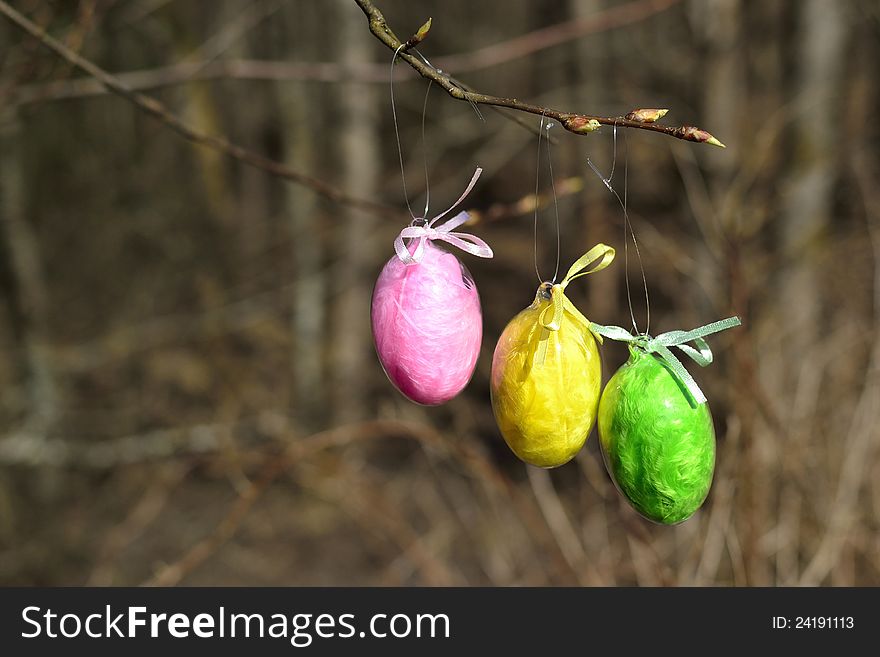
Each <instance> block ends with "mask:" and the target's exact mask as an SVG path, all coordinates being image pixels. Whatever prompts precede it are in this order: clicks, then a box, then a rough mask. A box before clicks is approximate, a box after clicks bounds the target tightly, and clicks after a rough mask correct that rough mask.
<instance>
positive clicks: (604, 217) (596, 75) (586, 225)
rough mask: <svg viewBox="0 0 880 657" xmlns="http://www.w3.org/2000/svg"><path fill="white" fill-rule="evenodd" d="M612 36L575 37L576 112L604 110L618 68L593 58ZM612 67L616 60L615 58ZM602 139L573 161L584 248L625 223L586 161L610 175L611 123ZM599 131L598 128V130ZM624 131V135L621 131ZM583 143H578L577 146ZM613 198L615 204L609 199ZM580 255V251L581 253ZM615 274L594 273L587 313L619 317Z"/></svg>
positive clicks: (577, 11)
mask: <svg viewBox="0 0 880 657" xmlns="http://www.w3.org/2000/svg"><path fill="white" fill-rule="evenodd" d="M568 4H569V7H568V8H569V18H570V19H572V20H578V19H581V18H586V17H588V16H591V15H593V14H596V13H598V12H600V11H602V10H603V9H604V8H605V5H606V3H605V1H604V0H568ZM608 41H609V35H608V34H606V33H604V32H600V33H598V34H592V35H589V36H587V37H584V38H581V39H577V40H576V41H575V42H574V44H573V45H572V49H573V50H574V52H573V57H572V64H573V66H572V70H571V75H572V83H573V84H572V92H571V103H570V105H571V107H572V108H574V111H576V112H601V111H602V108H603V105H604V103H605V102H606V98H607V94H606V93H605V86H606V84H607V82H608V77H607V76H609V75H610V76H613V75H614V71H613V70H612V71H608V70H607V68H606V67H605V66H596V65H593V64H592V62H597V61H600V60H601V58H602V56H603V55H602V54H603V52H604V51H605V50H606V49H607V48H608ZM611 65H612V66H613V62H612V63H611ZM602 133H603V134H604V136H603V138H602V139H597V140H595V141H594V142H591V143H589V144H586V145H585V146H583V147H579V148H578V149H577V151H576V152H577V153H578V158H577V159H576V160H575V162H574V163H573V165H574V166H573V169H572V172H573V173H577V174H579V175H581V176H582V177H583V179H584V193H583V194H580V195H579V196H578V211H577V213H576V216H577V217H578V226H577V229H578V230H577V231H576V232H575V234H577V235H578V236H579V237H578V240H577V244H578V246H579V247H583V248H582V249H575V250H576V251H578V250H579V251H585V250H586V249H588V248H590V247H591V246H592V245H593V244H598V243H599V242H604V243H606V244H619V243H620V236H621V235H622V234H623V230H621V228H622V225H623V215H622V213H619V212H616V210H617V209H618V206H617V201H616V200H614V198H613V196H612V195H611V193H610V192H609V191H608V189H607V188H606V187H605V185H603V184H602V181H601V180H599V179H598V178H597V177H596V176H595V175H594V174H593V172H592V170H590V168H589V167H588V166H587V164H586V161H585V160H584V157H583V155H584V149H586V153H587V155H588V156H589V157H590V159H592V160H594V161H597V163H598V166H600V167H601V168H602V173H603V175H606V176H607V175H608V173H609V169H608V168H607V166H606V165H605V164H603V163H605V162H608V163H610V162H611V158H612V157H613V153H612V150H613V148H614V147H613V145H612V134H613V131H612V130H609V129H607V128H605V129H603V130H602ZM597 134H599V133H597ZM618 136H620V135H618ZM618 144H619V148H618V154H619V155H621V156H623V153H624V149H623V140H622V139H621V140H620V141H619V142H618ZM579 146H580V145H579ZM621 162H623V159H622V157H621ZM622 174H623V169H622V168H621V169H620V170H619V172H618V174H616V175H615V181H614V185H615V188H619V190H620V192H619V193H620V194H621V197H622V196H623V186H622V185H623V182H622V181H623V175H622ZM612 202H613V206H612V205H611V203H612ZM578 255H579V254H578ZM614 272H616V273H611V272H609V273H610V275H608V276H596V277H595V278H594V280H591V281H590V285H589V291H588V294H589V297H588V299H589V301H588V306H587V308H588V313H587V316H588V317H590V318H593V317H617V316H618V313H619V310H620V308H619V304H618V300H617V295H618V294H619V291H620V275H621V273H622V268H620V267H616V268H615V269H614ZM611 374H613V372H605V376H611Z"/></svg>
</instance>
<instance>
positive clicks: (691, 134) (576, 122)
mask: <svg viewBox="0 0 880 657" xmlns="http://www.w3.org/2000/svg"><path fill="white" fill-rule="evenodd" d="M354 1H355V3H357V5H358V7H360V8H361V11H363V12H364V15H366V17H367V19H368V21H369V24H370V32H372V33H373V35H374V36H375V37H376V38H377V39H379V41H381V42H382V43H384V44H385V45H386V46H388V48H389V49H391V50H394V51H397V50H398V49H400V52H399V54H398V57H399V58H400V59H402V60H403V61H405V62H406V63H407V64H409V65H410V66H411V67H412V68H413V69H415V70H416V71H417V72H418V73H419V74H420V75H421V76H422V77H424V78H426V79H428V80H433V81H434V82H436V83H437V84H438V85H440V86H441V87H442V88H443V89H445V90H446V93H448V94H449V95H450V96H452V97H453V98H456V99H458V100H464V101H467V102H469V103H475V104H478V105H492V106H496V107H507V108H509V109H513V110H517V111H519V112H527V113H529V114H535V115H538V116H545V117H547V118H548V119H555V120H557V121H559V123H561V124H562V126H563V127H564V128H565V129H566V130H568V131H569V132H573V133H575V134H586V133H590V132H594V131H595V130H596V129H597V128H598V127H599V126H600V125H612V126H618V127H621V128H634V129H638V130H650V131H652V132H659V133H662V134H665V135H668V136H670V137H676V138H678V139H684V140H685V141H693V142H698V143H707V144H711V145H713V146H720V147H722V148H723V147H724V144H722V143H721V142H720V141H719V140H718V139H716V138H715V137H713V136H712V134H710V133H709V132H706V131H705V130H703V129H701V128H697V127H694V126H689V125H683V126H667V125H662V124H660V123H656V122H655V119H654V118H650V119H643V120H638V118H639V116H640V112H644V111H645V110H636V111H633V112H630V113H628V114H627V115H626V116H611V117H609V116H596V115H592V114H577V113H572V112H562V111H560V110H557V109H553V108H550V107H541V106H540V105H533V104H531V103H525V102H523V101H521V100H518V99H516V98H504V97H501V96H490V95H488V94H483V93H478V92H476V91H471V90H468V89H466V88H463V85H461V84H459V83H458V82H456V81H455V80H454V79H453V78H451V77H450V76H449V75H448V74H446V73H443V72H442V71H440V70H439V69H437V68H435V67H433V66H431V65H429V64H427V63H426V62H425V61H424V60H422V59H420V58H419V57H416V56H415V55H412V54H411V53H409V52H406V48H404V47H403V46H405V45H406V44H407V43H408V42H407V41H401V40H400V39H399V38H397V35H395V34H394V32H393V31H392V30H391V28H390V27H388V24H387V23H386V21H385V16H384V15H383V14H382V12H381V11H379V9H378V8H377V7H376V6H375V5H374V4H373V2H372V0H354ZM422 38H424V35H422ZM648 111H651V110H648ZM659 111H660V112H662V110H659ZM662 114H665V112H662ZM662 114H660V115H659V116H657V117H656V118H660V117H662Z"/></svg>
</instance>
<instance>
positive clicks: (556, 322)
mask: <svg viewBox="0 0 880 657" xmlns="http://www.w3.org/2000/svg"><path fill="white" fill-rule="evenodd" d="M612 260H614V249H613V248H612V247H610V246H608V245H607V244H597V245H596V246H594V247H593V248H592V249H590V250H589V251H587V252H586V253H585V254H584V255H582V256H581V257H580V258H578V259H577V260H575V262H574V264H573V265H572V266H571V267H570V268H569V270H568V273H567V274H566V275H565V278H563V279H562V281H560V282H559V283H556V284H550V283H543V284H542V285H541V291H543V292H549V294H550V305H549V306H547V307H546V308H545V309H544V311H543V312H542V313H541V315H540V317H539V318H538V321H539V322H540V324H541V335H540V336H539V337H538V352H537V362H538V364H541V363H543V362H544V357H545V356H546V355H547V343H548V340H549V338H550V331H558V330H559V329H560V327H561V326H562V317H563V315H564V314H565V311H566V310H567V311H568V312H569V313H571V314H572V315H573V316H574V318H575V319H576V320H578V321H579V322H581V323H582V324H583V325H584V326H585V327H586V328H588V329H589V330H590V331H592V332H593V334H594V335H595V336H596V339H597V340H599V342H600V343H601V342H602V335H601V334H599V333H597V332H596V331H593V325H592V323H591V322H590V320H588V319H587V318H586V317H584V316H583V314H582V313H581V311H579V310H578V309H577V308H575V306H574V304H573V303H572V302H571V301H569V300H568V297H566V296H565V288H566V287H568V284H569V283H571V282H572V281H573V280H574V279H576V278H580V277H581V276H586V275H587V274H594V273H596V272H597V271H602V270H603V269H605V267H607V266H608V265H610V264H611V261H612ZM593 263H596V264H593ZM590 265H593V266H592V267H591V266H590Z"/></svg>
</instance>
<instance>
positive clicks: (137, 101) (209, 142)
mask: <svg viewBox="0 0 880 657" xmlns="http://www.w3.org/2000/svg"><path fill="white" fill-rule="evenodd" d="M0 14H3V15H4V16H6V17H7V18H8V19H9V20H11V21H12V22H13V23H15V24H16V25H17V26H18V27H20V28H21V29H22V30H24V31H25V32H27V33H28V34H30V35H31V36H33V37H34V38H36V39H39V41H40V42H41V43H42V44H43V45H45V46H46V47H47V48H49V49H50V50H51V51H53V52H54V53H55V54H57V55H58V56H59V57H61V58H62V59H64V60H65V61H66V62H68V63H69V64H71V65H73V66H76V67H77V68H78V69H80V70H81V71H83V72H84V73H87V74H88V75H90V76H92V77H93V78H94V79H95V80H97V81H98V82H100V83H101V84H102V85H103V86H104V87H106V88H107V89H108V90H109V91H111V92H113V93H115V94H117V95H118V96H121V97H122V98H125V99H126V100H128V101H129V102H130V103H132V104H133V105H134V106H135V107H137V108H138V109H139V110H141V111H142V112H145V113H146V114H149V115H150V116H152V117H154V118H156V119H158V120H159V121H161V122H162V123H164V124H165V125H166V126H168V127H169V128H171V130H173V131H174V132H176V133H177V134H179V135H180V136H181V137H183V138H184V139H186V140H187V141H190V142H192V143H194V144H198V145H200V146H205V147H207V148H210V149H212V150H215V151H218V152H220V153H223V154H224V155H226V156H228V157H231V158H232V159H234V160H238V161H239V162H243V163H244V164H247V165H249V166H252V167H256V168H258V169H261V170H263V171H265V172H266V173H269V174H271V175H273V176H277V177H279V178H283V179H284V180H289V181H290V182H293V183H296V184H299V185H304V186H305V187H308V188H310V189H312V190H314V191H315V192H316V193H317V194H320V195H321V196H323V197H324V198H327V199H329V200H331V201H334V202H336V203H341V204H343V205H348V206H351V207H355V208H358V209H360V210H364V211H365V212H370V213H372V214H378V215H395V214H397V213H398V211H397V210H396V209H395V208H393V207H391V206H388V205H385V204H382V203H378V202H376V201H370V200H367V199H362V198H356V197H354V196H351V195H350V194H346V193H345V192H344V191H342V190H339V189H337V188H336V187H333V186H332V185H330V184H328V183H326V182H324V181H323V180H318V179H317V178H314V177H312V176H310V175H308V174H305V173H302V172H299V171H295V170H293V169H291V168H290V167H288V166H286V165H284V164H282V163H280V162H276V161H274V160H271V159H269V158H267V157H264V156H262V155H260V154H259V153H255V152H254V151H251V150H248V149H246V148H243V147H241V146H238V145H237V144H233V143H232V142H230V141H229V140H228V139H226V138H225V137H219V136H217V135H209V134H205V133H203V132H200V131H199V130H196V129H195V128H193V127H192V126H190V125H189V124H188V123H186V122H185V121H184V120H183V119H181V118H180V117H179V116H177V115H176V114H173V113H172V112H170V111H169V110H168V108H166V107H165V105H163V104H162V103H160V102H159V101H158V100H156V99H155V98H151V97H150V96H146V95H144V94H142V93H140V92H137V91H134V90H133V89H131V88H130V87H128V86H127V85H126V84H125V83H124V82H122V81H121V80H119V78H117V77H115V76H114V75H111V74H110V73H108V72H107V71H105V70H104V69H102V68H101V67H99V66H98V65H97V64H94V63H93V62H91V61H89V60H87V59H85V58H84V57H82V56H81V55H79V54H77V53H75V52H74V51H73V50H71V49H70V48H68V47H67V46H65V45H64V44H63V43H61V42H60V41H58V40H57V39H55V38H54V37H52V36H51V35H50V34H48V33H47V32H46V31H45V30H43V29H42V28H40V27H39V26H38V25H36V24H35V23H33V22H32V21H30V20H28V19H27V18H26V17H25V16H24V15H22V14H21V13H19V12H18V11H16V10H15V9H13V8H12V7H10V6H9V4H8V3H7V2H5V1H4V0H0Z"/></svg>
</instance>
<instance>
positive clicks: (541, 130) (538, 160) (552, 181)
mask: <svg viewBox="0 0 880 657" xmlns="http://www.w3.org/2000/svg"><path fill="white" fill-rule="evenodd" d="M545 119H546V117H545V116H544V115H543V114H542V115H541V125H540V127H539V128H538V154H537V158H536V163H535V221H534V254H535V274H536V275H537V277H538V283H539V284H540V283H543V282H544V279H543V278H541V273H540V271H539V270H538V205H539V204H538V188H539V184H540V181H541V138H542V137H543V135H544V130H545V129H546V130H547V168H548V171H549V173H550V188H551V190H552V192H553V211H554V214H555V217H556V267H555V268H554V270H553V279H552V282H553V283H555V282H556V277H557V276H559V254H560V251H561V245H560V230H559V198H558V195H557V194H556V179H555V178H554V176H553V156H552V155H553V154H552V153H551V152H550V128H552V127H553V126H554V124H553V123H547V125H546V127H545V125H544V121H545Z"/></svg>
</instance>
